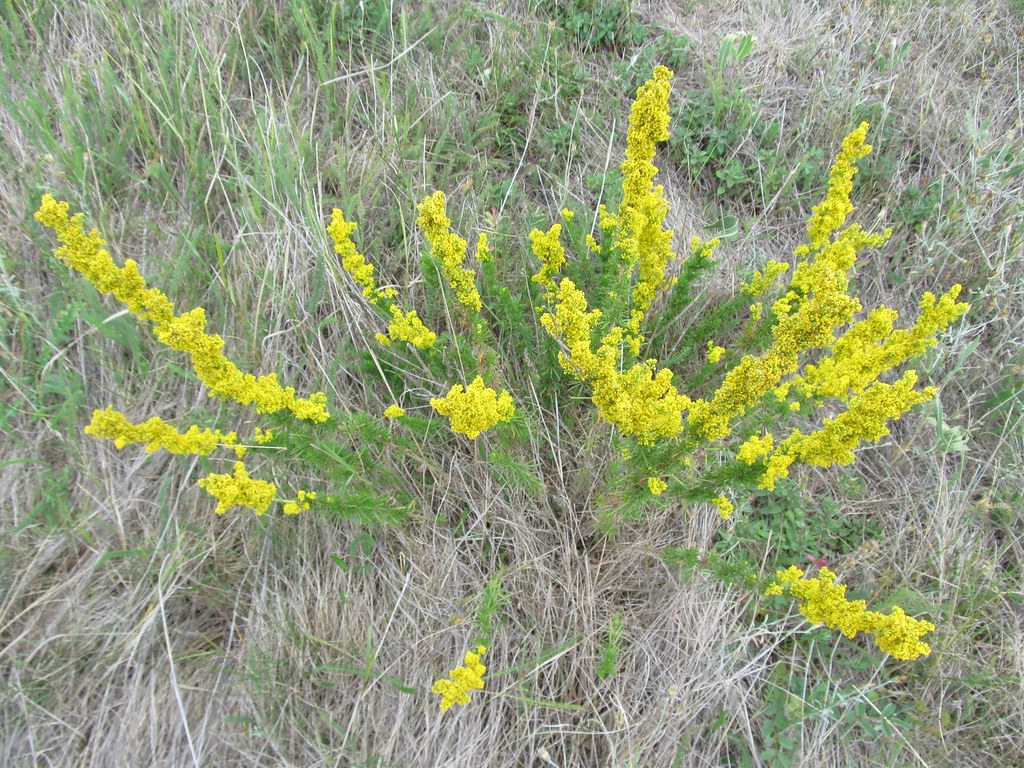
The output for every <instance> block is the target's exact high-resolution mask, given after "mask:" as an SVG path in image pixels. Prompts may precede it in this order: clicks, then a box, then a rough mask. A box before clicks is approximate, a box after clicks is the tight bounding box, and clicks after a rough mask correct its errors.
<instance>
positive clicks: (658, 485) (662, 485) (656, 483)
mask: <svg viewBox="0 0 1024 768" xmlns="http://www.w3.org/2000/svg"><path fill="white" fill-rule="evenodd" d="M647 487H648V488H650V489H651V493H653V494H654V495H655V496H660V495H661V494H663V493H664V492H665V491H666V490H668V483H666V482H665V481H664V480H662V479H661V478H660V477H648V478H647Z"/></svg>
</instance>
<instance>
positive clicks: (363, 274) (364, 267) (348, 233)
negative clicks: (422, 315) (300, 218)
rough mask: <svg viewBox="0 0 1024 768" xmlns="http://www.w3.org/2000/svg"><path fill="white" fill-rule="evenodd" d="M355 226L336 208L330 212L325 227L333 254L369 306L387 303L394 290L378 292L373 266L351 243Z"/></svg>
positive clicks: (386, 289)
mask: <svg viewBox="0 0 1024 768" xmlns="http://www.w3.org/2000/svg"><path fill="white" fill-rule="evenodd" d="M356 226H357V225H356V224H355V223H354V222H348V221H345V215H344V214H343V213H342V212H341V211H339V210H338V209H337V208H335V209H334V210H332V211H331V223H330V224H329V225H328V227H327V234H329V235H330V236H331V239H332V240H333V241H334V252H335V253H337V254H338V255H339V256H340V257H341V267H342V269H344V270H345V271H346V272H348V273H349V274H350V275H352V279H353V280H355V281H356V284H357V285H359V286H360V287H361V288H362V289H363V296H365V297H366V298H367V299H369V300H370V303H371V304H377V303H378V302H380V301H387V300H388V299H391V298H392V297H393V296H394V295H395V289H394V288H385V289H384V290H383V291H381V290H378V288H377V282H376V281H375V280H374V278H373V273H374V269H373V264H370V263H369V262H367V261H366V258H365V257H364V256H363V254H361V253H359V251H358V250H357V249H356V245H355V243H353V242H352V233H353V232H355V231H356Z"/></svg>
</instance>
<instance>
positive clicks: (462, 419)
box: [430, 376, 516, 440]
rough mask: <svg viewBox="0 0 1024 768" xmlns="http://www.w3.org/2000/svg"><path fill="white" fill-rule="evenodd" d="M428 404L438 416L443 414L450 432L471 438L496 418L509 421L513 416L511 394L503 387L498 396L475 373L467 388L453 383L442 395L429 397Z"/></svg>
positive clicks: (513, 407)
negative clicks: (446, 418) (450, 429)
mask: <svg viewBox="0 0 1024 768" xmlns="http://www.w3.org/2000/svg"><path fill="white" fill-rule="evenodd" d="M430 404H431V405H432V406H433V408H434V410H435V411H437V412H438V414H440V415H441V416H447V417H448V420H449V421H450V422H451V428H452V432H459V433H461V434H464V435H466V437H468V438H469V439H470V440H475V439H476V438H477V437H478V436H479V435H480V433H481V432H484V431H486V430H488V429H490V428H491V427H493V426H495V425H496V424H497V423H498V422H499V421H511V420H512V417H513V416H514V415H515V411H516V409H515V406H514V405H513V404H512V396H511V395H509V393H508V392H507V391H505V390H502V391H501V394H500V395H499V394H498V393H497V392H496V391H495V390H493V389H491V388H490V387H485V386H484V380H483V379H482V378H481V377H479V376H477V377H476V378H475V379H473V382H472V383H471V384H470V385H469V386H468V387H463V386H462V385H461V384H456V385H455V386H453V387H452V388H451V389H450V390H448V394H447V395H445V396H444V397H442V398H432V399H431V400H430Z"/></svg>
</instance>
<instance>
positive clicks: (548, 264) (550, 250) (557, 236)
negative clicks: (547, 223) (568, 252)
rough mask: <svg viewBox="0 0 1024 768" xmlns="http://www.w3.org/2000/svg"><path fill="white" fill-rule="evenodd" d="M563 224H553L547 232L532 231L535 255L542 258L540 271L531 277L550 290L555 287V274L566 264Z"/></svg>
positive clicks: (531, 238)
mask: <svg viewBox="0 0 1024 768" xmlns="http://www.w3.org/2000/svg"><path fill="white" fill-rule="evenodd" d="M561 238H562V225H561V224H552V225H551V229H549V230H548V231H547V232H541V231H540V230H539V229H534V230H533V231H532V232H530V242H531V243H532V247H533V255H534V256H536V257H537V258H538V259H540V271H539V272H538V273H537V274H535V275H534V276H533V277H532V278H531V279H532V280H533V282H535V283H539V284H540V285H542V286H544V287H545V288H546V289H547V290H548V291H552V290H554V288H555V282H554V280H552V276H553V275H557V274H558V273H559V271H561V269H562V266H563V265H564V264H565V249H564V248H563V247H562V240H561Z"/></svg>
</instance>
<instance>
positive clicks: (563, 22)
mask: <svg viewBox="0 0 1024 768" xmlns="http://www.w3.org/2000/svg"><path fill="white" fill-rule="evenodd" d="M540 7H541V10H542V11H543V12H544V13H546V14H548V15H549V16H550V17H551V18H552V20H554V22H555V23H556V24H558V25H559V26H560V27H562V28H563V29H564V30H565V31H566V32H567V33H568V34H569V38H570V39H571V40H572V42H573V43H574V44H575V45H577V46H579V47H580V48H581V49H582V50H583V52H584V53H594V52H597V51H607V52H609V53H621V52H622V51H623V50H624V49H626V48H628V47H630V46H634V45H639V44H640V43H642V42H643V41H644V39H645V38H646V37H647V29H646V28H645V27H644V25H643V24H642V23H641V22H640V20H639V19H637V18H636V17H635V16H634V15H633V12H632V9H631V3H629V2H628V0H568V2H566V1H565V0H562V1H561V2H560V1H559V0H541V5H540Z"/></svg>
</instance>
